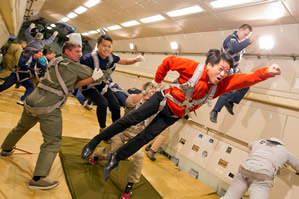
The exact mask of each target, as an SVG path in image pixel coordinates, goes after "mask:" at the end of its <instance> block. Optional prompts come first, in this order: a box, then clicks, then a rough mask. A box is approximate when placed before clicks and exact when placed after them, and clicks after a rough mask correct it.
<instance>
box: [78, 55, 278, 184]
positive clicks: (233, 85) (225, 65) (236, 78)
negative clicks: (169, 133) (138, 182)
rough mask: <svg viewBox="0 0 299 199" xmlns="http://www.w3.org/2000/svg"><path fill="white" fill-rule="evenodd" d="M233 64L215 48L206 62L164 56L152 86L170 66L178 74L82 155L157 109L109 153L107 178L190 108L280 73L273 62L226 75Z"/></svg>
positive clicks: (97, 139)
mask: <svg viewBox="0 0 299 199" xmlns="http://www.w3.org/2000/svg"><path fill="white" fill-rule="evenodd" d="M233 65H234V61H233V59H232V57H231V56H230V55H229V54H228V53H227V52H220V51H219V50H216V49H211V50H210V51H209V52H208V54H207V59H206V62H205V64H199V63H198V62H196V61H193V60H189V59H186V58H179V57H174V56H170V57H167V58H166V59H164V60H163V62H162V64H161V65H160V66H159V67H158V70H157V72H156V75H155V79H154V80H153V82H152V86H153V87H158V86H159V84H161V82H162V81H163V79H164V78H165V76H166V75H167V73H168V71H169V70H172V71H177V72H178V73H179V78H178V79H177V80H176V81H174V82H173V83H172V84H171V86H170V87H169V88H167V89H164V90H162V91H161V92H156V93H155V94H154V95H153V96H152V97H151V98H150V99H149V100H147V101H146V102H145V103H144V104H143V105H142V106H141V107H140V108H139V109H138V110H136V111H132V112H131V113H130V114H128V115H126V116H124V117H122V118H120V119H119V120H117V121H115V122H114V123H113V124H112V125H110V126H109V127H108V128H107V129H105V130H104V131H103V132H102V133H101V134H99V135H97V136H95V137H94V138H93V139H92V140H91V141H90V142H89V143H88V144H87V145H85V147H84V148H83V150H82V153H81V158H82V159H87V158H88V157H89V156H90V155H91V154H92V152H93V151H94V149H95V148H96V146H97V145H98V144H99V143H100V142H101V141H102V140H107V139H108V138H111V137H113V136H114V135H116V134H118V133H119V132H122V131H123V130H125V129H126V128H128V127H130V126H131V125H135V124H137V123H139V122H140V121H143V120H145V119H146V118H148V117H150V116H152V115H154V114H155V113H157V112H159V113H158V114H157V116H156V117H155V118H154V119H153V120H152V122H151V123H150V124H149V125H148V126H147V127H146V128H145V129H144V130H143V131H141V132H140V133H139V134H137V136H135V137H134V138H133V139H131V140H130V141H129V142H128V143H127V144H125V145H123V146H122V147H120V148H119V149H118V150H117V151H116V152H111V153H109V154H108V162H107V164H106V166H105V170H104V178H105V180H106V179H107V178H108V176H109V172H110V171H111V170H112V169H113V168H115V167H116V166H117V165H118V162H119V161H120V160H125V159H126V158H128V157H130V156H131V155H132V154H134V153H135V152H136V151H137V150H139V149H140V148H141V147H142V146H143V145H145V144H146V143H148V142H149V141H150V140H152V139H154V138H155V137H156V136H157V135H159V134H160V133H161V132H162V131H163V130H164V129H166V128H167V127H168V126H170V125H172V124H173V123H175V122H176V121H177V120H179V119H180V118H181V117H183V116H185V115H186V114H188V113H189V112H192V111H195V110H196V109H198V108H199V107H200V106H201V105H203V104H204V103H209V102H211V100H212V99H213V98H216V97H218V96H220V95H223V94H224V93H227V92H230V91H233V90H238V89H241V88H246V87H248V86H252V85H254V84H257V83H259V82H261V81H264V80H266V79H268V78H270V77H273V76H276V75H279V74H280V67H279V66H278V65H276V64H273V65H272V66H270V67H265V68H261V69H257V70H256V71H254V72H253V73H251V74H246V73H238V74H234V75H229V76H227V73H228V71H229V70H230V68H231V67H233Z"/></svg>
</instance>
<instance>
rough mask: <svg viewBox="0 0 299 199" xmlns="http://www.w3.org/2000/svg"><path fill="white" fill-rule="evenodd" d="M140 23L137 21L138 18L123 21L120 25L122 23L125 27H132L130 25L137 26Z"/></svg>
mask: <svg viewBox="0 0 299 199" xmlns="http://www.w3.org/2000/svg"><path fill="white" fill-rule="evenodd" d="M138 24H140V23H139V22H138V21H136V20H132V21H127V22H124V23H122V24H120V25H122V26H124V27H130V26H136V25H138Z"/></svg>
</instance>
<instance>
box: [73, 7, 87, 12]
mask: <svg viewBox="0 0 299 199" xmlns="http://www.w3.org/2000/svg"><path fill="white" fill-rule="evenodd" d="M86 10H87V8H85V7H84V6H80V7H78V8H77V9H76V10H74V12H75V13H77V14H82V13H83V12H85V11H86Z"/></svg>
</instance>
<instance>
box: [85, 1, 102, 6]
mask: <svg viewBox="0 0 299 199" xmlns="http://www.w3.org/2000/svg"><path fill="white" fill-rule="evenodd" d="M100 2H101V0H89V1H87V2H86V3H84V5H85V6H86V7H88V8H91V7H93V6H95V5H97V4H98V3H100Z"/></svg>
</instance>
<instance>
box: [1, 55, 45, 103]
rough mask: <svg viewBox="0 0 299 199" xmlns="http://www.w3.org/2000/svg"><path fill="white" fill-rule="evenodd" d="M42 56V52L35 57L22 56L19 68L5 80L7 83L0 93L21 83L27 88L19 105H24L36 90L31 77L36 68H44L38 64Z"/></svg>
mask: <svg viewBox="0 0 299 199" xmlns="http://www.w3.org/2000/svg"><path fill="white" fill-rule="evenodd" d="M42 55H43V53H42V51H35V52H34V53H33V55H22V56H21V57H20V60H19V64H18V67H17V68H16V69H15V71H14V72H12V73H11V74H10V76H9V77H7V78H6V79H5V82H4V83H3V84H2V85H0V92H2V91H4V90H6V89H8V88H10V87H11V86H12V85H14V84H15V83H20V84H21V85H22V86H24V87H25V88H26V91H25V93H24V95H23V96H22V97H21V100H20V101H18V102H17V103H18V104H20V105H23V104H24V100H25V99H26V97H27V96H28V95H29V94H30V93H32V91H33V90H34V85H33V83H32V81H31V80H30V77H31V76H34V75H35V73H34V68H40V67H41V66H42V64H41V63H40V62H38V60H39V59H40V58H41V57H42Z"/></svg>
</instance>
